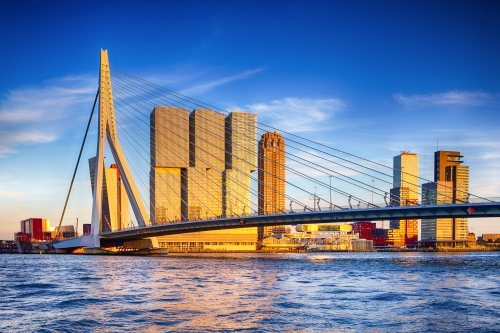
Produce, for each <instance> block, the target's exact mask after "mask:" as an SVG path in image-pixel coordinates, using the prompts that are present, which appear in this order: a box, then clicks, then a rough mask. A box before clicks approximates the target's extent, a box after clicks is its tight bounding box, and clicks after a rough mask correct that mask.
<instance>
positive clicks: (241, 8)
mask: <svg viewBox="0 0 500 333" xmlns="http://www.w3.org/2000/svg"><path fill="white" fill-rule="evenodd" d="M499 14H500V4H499V3H498V2H497V1H274V2H271V3H270V1H235V2H229V1H210V2H208V1H186V2H182V3H180V2H177V1H176V2H174V1H171V2H170V1H158V2H155V1H141V2H134V1H129V2H127V4H123V3H121V2H118V1H105V2H103V3H102V2H92V1H75V2H67V1H6V2H4V3H3V4H2V11H0V29H1V31H2V34H1V36H0V42H1V44H2V46H3V51H2V52H1V53H0V60H1V61H0V73H2V75H1V76H0V239H10V238H11V237H12V233H13V232H14V231H17V229H18V221H20V220H21V219H24V218H27V217H43V218H49V219H50V220H51V221H52V223H53V224H55V223H57V222H58V221H59V218H60V214H61V210H62V206H63V204H64V199H65V195H66V192H67V189H68V185H69V181H70V180H71V175H72V172H73V167H74V163H75V161H76V158H77V154H78V149H79V146H80V144H81V139H82V136H83V133H84V130H85V125H86V122H87V118H88V114H89V112H90V109H91V106H92V101H93V97H94V95H95V91H96V89H97V78H98V64H99V50H100V48H104V49H108V50H109V54H110V62H111V65H112V66H114V67H117V68H119V69H121V70H124V71H126V72H129V73H132V74H134V75H137V76H140V77H142V78H145V79H147V80H150V81H153V82H156V83H158V84H161V85H162V86H165V87H168V88H170V89H172V90H175V91H181V92H184V93H186V94H187V95H189V96H192V97H195V98H198V99H200V100H203V101H205V102H207V103H211V104H214V105H217V106H219V107H222V108H225V109H241V110H246V111H253V112H257V113H258V115H259V119H260V121H262V122H264V123H269V124H273V125H275V126H276V127H278V128H282V129H286V130H289V131H294V132H296V133H300V135H302V136H304V137H308V138H311V139H315V140H320V141H322V142H327V143H328V144H329V145H331V146H333V147H336V148H340V149H343V150H346V151H349V152H352V153H354V154H357V155H361V156H363V157H366V158H369V159H373V160H377V161H379V162H382V163H385V164H388V165H391V164H392V157H393V156H395V155H397V154H398V153H399V152H400V151H402V150H409V151H412V152H415V153H418V154H419V156H420V174H421V175H422V176H425V177H427V178H432V158H433V152H434V151H435V150H436V140H439V148H440V149H445V150H458V151H461V152H462V153H463V155H464V156H465V157H464V161H465V163H464V164H465V165H468V166H469V167H470V179H471V188H470V190H471V192H473V193H475V194H478V195H482V196H487V197H493V196H499V197H500V171H498V170H500V134H499V131H498V125H499V123H500V115H499V112H498V111H499V107H500V80H499V78H500V65H499V63H498V59H500V43H498V41H497V39H498V34H499V32H500V20H498V17H499ZM283 115H286V116H283ZM92 140H94V141H92ZM92 143H94V145H95V139H92V138H91V139H90V141H89V147H87V148H86V149H85V152H84V157H83V161H84V163H83V164H82V167H81V169H80V171H79V173H78V176H77V182H76V185H75V190H74V196H73V197H72V201H71V202H70V205H69V208H68V212H67V218H66V220H65V221H68V222H67V223H70V222H71V223H72V221H73V220H74V219H75V218H76V217H78V218H79V219H80V221H81V223H83V222H87V221H88V219H89V218H90V203H91V198H90V185H89V182H88V169H87V165H86V163H85V162H86V160H87V158H89V157H92V156H93V155H94V154H95V148H94V147H95V146H92ZM499 222H500V220H499V219H493V220H481V221H471V222H470V229H472V230H473V231H474V232H476V233H478V234H481V233H483V232H498V231H500V223H499Z"/></svg>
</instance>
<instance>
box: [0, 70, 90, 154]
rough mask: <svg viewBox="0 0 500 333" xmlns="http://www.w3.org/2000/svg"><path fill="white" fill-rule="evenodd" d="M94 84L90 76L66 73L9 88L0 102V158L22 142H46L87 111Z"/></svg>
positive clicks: (54, 138)
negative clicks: (28, 84) (36, 83)
mask: <svg viewBox="0 0 500 333" xmlns="http://www.w3.org/2000/svg"><path fill="white" fill-rule="evenodd" d="M96 88H97V84H96V82H95V80H94V79H93V77H91V76H86V75H84V76H68V77H63V78H57V79H51V80H48V81H45V82H43V83H41V84H39V85H35V86H29V87H23V88H18V89H14V90H10V91H8V92H7V94H6V95H5V97H4V98H3V99H2V100H1V101H0V157H6V156H9V155H11V154H13V153H15V152H16V149H15V147H16V146H18V145H20V144H26V143H48V142H53V141H55V140H57V139H58V137H59V136H60V135H61V133H62V132H64V131H65V130H66V129H67V128H68V127H69V126H73V125H74V124H75V122H77V120H78V118H79V117H80V115H84V114H88V112H89V111H88V110H87V109H88V108H89V103H91V101H92V98H93V96H94V94H95V89H96Z"/></svg>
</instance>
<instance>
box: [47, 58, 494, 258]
mask: <svg viewBox="0 0 500 333" xmlns="http://www.w3.org/2000/svg"><path fill="white" fill-rule="evenodd" d="M189 109H194V111H193V112H192V113H191V114H190V115H189V114H188V111H187V110H189ZM95 110H96V111H97V112H96V113H97V117H96V119H97V120H98V132H97V135H98V138H97V149H96V157H95V160H92V162H91V163H93V166H91V167H93V168H94V175H93V179H92V187H93V194H92V195H93V204H92V217H91V232H90V235H85V236H83V237H78V238H73V239H68V240H63V241H59V242H57V243H55V244H54V247H55V248H59V249H70V248H78V247H87V248H101V247H103V248H104V247H112V246H121V245H123V244H124V242H130V241H136V240H141V239H146V238H151V237H157V236H163V235H172V234H181V233H191V232H199V231H209V230H221V229H235V228H248V227H271V226H280V225H298V224H311V223H315V224H316V223H335V222H346V223H349V222H356V221H383V220H413V219H440V218H443V219H444V218H483V217H498V216H500V202H498V201H499V200H495V199H488V198H482V197H479V196H477V195H474V194H472V193H469V191H468V186H467V188H466V189H465V190H464V189H463V188H462V189H461V188H458V186H457V188H452V187H450V186H449V185H439V184H436V183H434V182H432V181H431V180H428V179H425V178H421V177H418V176H415V175H414V174H411V173H410V171H405V170H404V169H403V168H402V169H401V170H398V169H395V168H393V167H389V166H386V165H383V164H381V163H379V162H377V161H372V160H370V159H367V158H363V157H361V156H358V155H356V154H353V153H348V152H346V151H344V150H341V149H338V148H335V147H332V146H329V145H328V144H324V143H321V142H315V141H313V140H310V139H308V138H305V137H301V136H299V135H297V134H294V133H291V132H287V131H283V130H280V129H278V128H275V127H273V126H270V125H266V124H263V123H260V122H258V121H257V119H256V115H252V114H249V113H243V112H228V111H225V110H223V109H220V108H218V107H216V106H213V105H210V104H208V103H204V102H202V101H200V100H197V99H193V98H190V97H188V96H186V95H183V94H180V93H177V92H174V91H172V90H169V89H167V88H164V87H161V86H159V85H156V84H154V83H151V82H148V81H146V80H144V79H141V78H139V77H136V76H134V75H131V74H129V73H126V72H124V71H121V70H119V69H117V68H114V67H111V66H110V64H109V59H108V52H107V50H101V58H100V74H99V88H98V91H97V93H96V97H95V101H94V105H93V108H92V112H91V115H90V119H89V122H88V125H87V129H86V132H85V137H84V140H83V143H82V148H81V150H80V155H79V157H78V162H77V166H76V168H75V172H74V174H73V180H72V182H71V186H70V189H69V191H68V197H67V199H66V203H65V206H64V209H63V213H62V217H61V222H60V223H59V227H60V226H61V223H62V221H63V218H64V212H65V210H66V206H67V203H68V199H69V196H70V193H71V188H72V186H73V181H74V179H75V175H76V172H77V169H78V165H79V162H80V158H81V155H82V151H83V147H84V144H85V140H86V137H87V133H88V132H89V127H90V124H91V121H92V118H93V115H94V111H95ZM181 111H185V112H181ZM248 115H250V116H248ZM266 133H279V135H280V137H282V138H283V140H282V141H280V142H278V146H281V145H284V143H286V151H285V149H284V147H281V148H280V147H277V146H276V142H277V141H276V140H274V141H273V143H272V144H271V145H270V147H271V148H272V149H271V150H273V149H274V150H275V154H274V155H272V154H271V155H267V154H266V153H264V152H263V151H261V150H259V151H257V147H258V146H259V140H258V139H257V138H258V136H260V135H264V134H266ZM283 142H284V143H283ZM276 150H278V155H276ZM105 154H106V155H108V156H109V154H111V155H112V158H113V160H114V163H115V165H116V168H117V170H118V173H119V175H120V181H121V184H122V185H121V186H122V187H123V189H124V192H125V193H123V197H125V198H126V201H127V202H126V203H123V204H122V205H121V207H122V208H121V209H123V211H125V210H128V207H130V208H131V213H130V215H131V216H130V219H129V220H132V217H133V218H134V219H135V223H127V221H125V222H124V221H123V220H122V219H120V222H119V223H111V224H110V223H109V221H107V220H106V218H103V216H104V214H103V206H105V205H103V201H106V196H105V194H104V193H103V185H104V184H105V178H106V176H105V168H104V159H105ZM280 154H281V155H280ZM276 156H278V158H276ZM395 174H399V175H400V176H399V177H400V178H399V182H400V184H399V185H400V186H399V187H400V188H401V189H403V188H404V189H405V191H406V192H405V193H406V194H405V195H402V194H401V195H395V194H394V193H393V192H390V193H388V191H387V188H391V187H393V185H394V184H393V176H394V175H395ZM162 177H163V178H162ZM162 179H163V180H162ZM375 182H376V183H377V186H375ZM332 183H333V185H332ZM423 183H427V186H424V185H425V184H424V185H419V184H423ZM432 184H434V185H435V186H434V187H433V186H432ZM447 184H449V183H447ZM109 186H110V184H108V187H109ZM119 187H120V186H119ZM384 188H385V189H384ZM432 189H434V190H432ZM115 190H116V189H115ZM117 191H119V189H118V190H117ZM401 193H402V192H401ZM410 197H411V198H415V197H418V198H419V199H418V200H415V199H413V200H408V198H410ZM367 198H368V199H367ZM369 198H371V200H370V199H369ZM420 198H421V199H420ZM377 202H383V203H382V204H380V203H377ZM104 225H107V227H103V226H104Z"/></svg>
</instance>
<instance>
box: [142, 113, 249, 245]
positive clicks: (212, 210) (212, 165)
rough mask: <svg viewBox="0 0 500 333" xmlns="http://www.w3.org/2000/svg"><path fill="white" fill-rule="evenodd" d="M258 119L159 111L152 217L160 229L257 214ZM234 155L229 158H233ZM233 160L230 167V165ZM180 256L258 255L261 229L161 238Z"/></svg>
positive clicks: (154, 118)
mask: <svg viewBox="0 0 500 333" xmlns="http://www.w3.org/2000/svg"><path fill="white" fill-rule="evenodd" d="M256 119H257V118H256V115H255V114H249V113H244V112H233V113H231V114H229V115H228V116H227V117H224V115H222V114H219V113H217V112H215V111H213V110H207V109H196V110H194V111H193V112H191V114H189V113H188V110H186V109H179V108H170V107H156V108H155V109H154V110H153V112H152V113H151V128H152V133H151V165H152V174H151V179H152V181H151V189H152V191H151V193H152V194H151V217H152V218H155V219H156V221H157V222H158V223H173V222H180V221H185V220H189V221H194V220H205V219H212V218H220V217H222V216H224V215H227V216H242V215H247V214H250V213H251V209H250V204H251V201H250V200H251V196H250V195H251V189H250V185H251V184H250V180H251V178H250V173H251V172H253V171H255V170H256V163H255V161H256V155H257V153H256V148H257V146H256V133H257V130H256ZM228 152H229V153H228ZM228 159H229V161H228ZM158 241H159V244H160V246H161V247H165V248H169V249H172V250H174V249H178V250H255V249H256V244H257V243H256V241H257V228H239V229H234V230H221V231H206V232H197V233H187V234H182V235H169V236H162V237H158Z"/></svg>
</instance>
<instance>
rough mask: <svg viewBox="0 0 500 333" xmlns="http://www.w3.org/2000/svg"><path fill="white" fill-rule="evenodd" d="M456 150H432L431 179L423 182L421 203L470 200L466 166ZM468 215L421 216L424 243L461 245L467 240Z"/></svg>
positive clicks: (427, 244)
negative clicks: (427, 217) (462, 216)
mask: <svg viewBox="0 0 500 333" xmlns="http://www.w3.org/2000/svg"><path fill="white" fill-rule="evenodd" d="M462 157H463V156H462V155H461V154H460V152H456V151H443V150H440V151H437V152H435V153H434V180H435V183H428V184H424V185H423V186H422V203H423V204H444V203H464V202H467V201H468V200H469V198H468V192H469V167H467V166H463V165H462V163H463V161H462ZM468 235H469V231H468V219H467V218H450V219H424V220H422V237H421V238H422V239H421V241H422V242H423V243H424V245H425V246H433V247H464V246H466V244H467V243H468Z"/></svg>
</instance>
